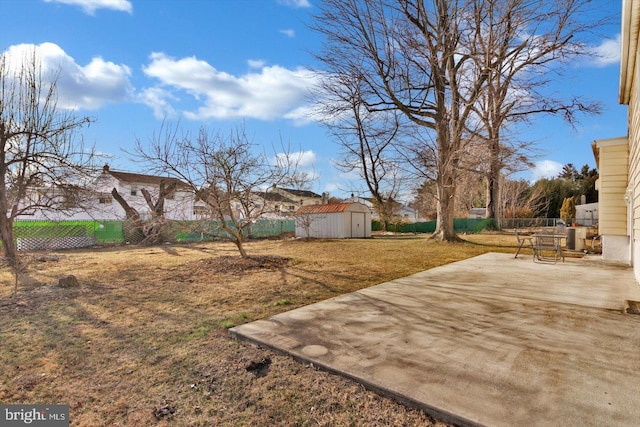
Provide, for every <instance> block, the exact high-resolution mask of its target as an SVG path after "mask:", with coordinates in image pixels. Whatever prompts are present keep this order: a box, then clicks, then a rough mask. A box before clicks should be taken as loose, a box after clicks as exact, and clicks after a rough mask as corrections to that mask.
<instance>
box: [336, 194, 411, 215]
mask: <svg viewBox="0 0 640 427" xmlns="http://www.w3.org/2000/svg"><path fill="white" fill-rule="evenodd" d="M373 200H374V199H373V198H371V199H365V198H364V197H360V196H354V195H353V194H351V197H350V198H348V199H347V200H345V202H353V203H362V204H363V205H365V206H367V207H368V208H369V210H370V211H371V218H373V219H376V220H380V215H379V214H378V211H377V210H376V209H375V207H374V204H373ZM395 211H396V212H395V215H396V216H397V217H400V218H403V219H405V220H407V221H410V222H417V221H423V219H421V218H419V217H418V212H417V211H416V210H415V209H413V208H410V207H409V206H406V205H403V204H401V203H399V202H398V203H396V208H395Z"/></svg>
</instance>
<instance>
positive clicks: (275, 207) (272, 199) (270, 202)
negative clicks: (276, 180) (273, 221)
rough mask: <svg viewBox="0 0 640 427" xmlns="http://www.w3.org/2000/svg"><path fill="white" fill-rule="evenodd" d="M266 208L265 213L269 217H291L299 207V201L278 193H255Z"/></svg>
mask: <svg viewBox="0 0 640 427" xmlns="http://www.w3.org/2000/svg"><path fill="white" fill-rule="evenodd" d="M256 196H258V197H260V198H261V199H262V201H263V203H264V205H265V207H266V209H265V211H266V212H268V213H269V214H270V215H274V216H282V215H292V214H293V213H294V212H295V211H296V209H298V208H299V207H300V206H301V203H300V201H295V200H293V199H291V198H289V197H287V196H285V195H283V194H282V193H280V192H273V191H267V192H264V193H256Z"/></svg>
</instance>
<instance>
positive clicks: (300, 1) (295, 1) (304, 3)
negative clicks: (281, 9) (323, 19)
mask: <svg viewBox="0 0 640 427" xmlns="http://www.w3.org/2000/svg"><path fill="white" fill-rule="evenodd" d="M278 3H279V4H281V5H284V6H288V7H295V8H302V7H311V3H310V2H309V0H278Z"/></svg>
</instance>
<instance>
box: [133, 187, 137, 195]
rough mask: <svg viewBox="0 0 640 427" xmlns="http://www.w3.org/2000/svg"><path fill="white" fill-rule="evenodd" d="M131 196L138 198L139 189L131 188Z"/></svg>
mask: <svg viewBox="0 0 640 427" xmlns="http://www.w3.org/2000/svg"><path fill="white" fill-rule="evenodd" d="M131 195H132V196H137V195H138V188H137V187H131Z"/></svg>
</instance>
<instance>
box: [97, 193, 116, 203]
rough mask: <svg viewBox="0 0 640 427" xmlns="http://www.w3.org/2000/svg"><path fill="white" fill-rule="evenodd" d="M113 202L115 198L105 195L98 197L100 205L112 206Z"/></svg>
mask: <svg viewBox="0 0 640 427" xmlns="http://www.w3.org/2000/svg"><path fill="white" fill-rule="evenodd" d="M112 201H113V198H112V197H111V196H107V195H104V196H100V197H98V203H101V204H105V205H109V204H111V202H112Z"/></svg>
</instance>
